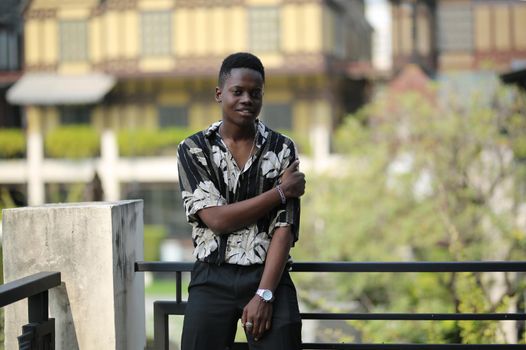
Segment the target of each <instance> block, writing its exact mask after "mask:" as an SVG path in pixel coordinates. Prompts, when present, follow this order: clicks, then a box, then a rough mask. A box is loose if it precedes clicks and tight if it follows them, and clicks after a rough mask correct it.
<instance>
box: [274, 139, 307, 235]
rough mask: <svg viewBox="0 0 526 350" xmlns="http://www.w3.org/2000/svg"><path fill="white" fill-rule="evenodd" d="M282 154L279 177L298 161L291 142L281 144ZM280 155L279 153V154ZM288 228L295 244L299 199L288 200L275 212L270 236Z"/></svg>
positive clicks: (298, 224) (298, 218)
mask: <svg viewBox="0 0 526 350" xmlns="http://www.w3.org/2000/svg"><path fill="white" fill-rule="evenodd" d="M282 152H283V154H284V156H283V157H279V156H278V159H280V163H281V164H280V176H281V175H282V174H283V173H284V172H285V170H286V169H287V168H288V167H289V166H290V165H291V164H292V163H293V162H294V161H295V160H296V159H298V153H297V148H296V146H295V144H294V142H293V141H292V140H290V139H289V138H285V141H284V143H283V148H282ZM280 153H281V152H280ZM284 226H290V227H291V231H292V235H293V236H294V241H293V242H296V241H297V240H298V239H299V227H300V199H299V198H289V199H287V202H286V203H285V204H282V205H280V206H279V207H278V208H277V210H276V211H275V214H274V218H273V220H272V225H271V230H270V232H271V234H273V233H274V231H275V230H276V229H277V228H278V227H284Z"/></svg>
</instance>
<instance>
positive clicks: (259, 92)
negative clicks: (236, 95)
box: [252, 91, 261, 98]
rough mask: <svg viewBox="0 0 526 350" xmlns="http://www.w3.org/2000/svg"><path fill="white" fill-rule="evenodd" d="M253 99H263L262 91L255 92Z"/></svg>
mask: <svg viewBox="0 0 526 350" xmlns="http://www.w3.org/2000/svg"><path fill="white" fill-rule="evenodd" d="M252 98H261V91H254V92H253V93H252Z"/></svg>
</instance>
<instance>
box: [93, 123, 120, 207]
mask: <svg viewBox="0 0 526 350" xmlns="http://www.w3.org/2000/svg"><path fill="white" fill-rule="evenodd" d="M118 160H119V149H118V144H117V137H116V136H115V132H114V131H113V130H112V129H110V128H106V129H104V131H103V132H102V137H101V162H100V163H99V167H98V173H99V175H100V179H101V182H102V188H103V190H104V199H105V200H107V201H117V200H119V199H120V195H121V194H120V183H119V178H118V174H117V162H118Z"/></svg>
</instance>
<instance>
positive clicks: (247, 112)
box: [236, 109, 254, 115]
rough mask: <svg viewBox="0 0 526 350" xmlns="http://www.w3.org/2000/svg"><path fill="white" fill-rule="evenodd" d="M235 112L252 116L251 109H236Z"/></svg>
mask: <svg viewBox="0 0 526 350" xmlns="http://www.w3.org/2000/svg"><path fill="white" fill-rule="evenodd" d="M236 111H237V112H238V113H241V114H250V115H252V114H254V111H253V110H251V109H238V110H236Z"/></svg>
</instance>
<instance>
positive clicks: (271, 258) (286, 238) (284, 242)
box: [259, 226, 293, 291]
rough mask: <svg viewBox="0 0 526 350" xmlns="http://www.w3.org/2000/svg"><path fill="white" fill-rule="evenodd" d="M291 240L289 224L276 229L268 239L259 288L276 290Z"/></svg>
mask: <svg viewBox="0 0 526 350" xmlns="http://www.w3.org/2000/svg"><path fill="white" fill-rule="evenodd" d="M292 240H293V238H292V233H291V226H286V227H279V228H277V229H276V231H275V232H274V235H273V236H272V240H271V241H270V247H269V249H268V252H267V258H266V260H265V269H264V270H263V275H262V276H261V281H260V283H259V288H264V289H270V290H272V291H274V290H276V287H277V286H278V283H279V281H280V279H281V275H282V274H283V270H284V269H285V264H286V263H287V260H288V257H289V252H290V248H291V247H292Z"/></svg>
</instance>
